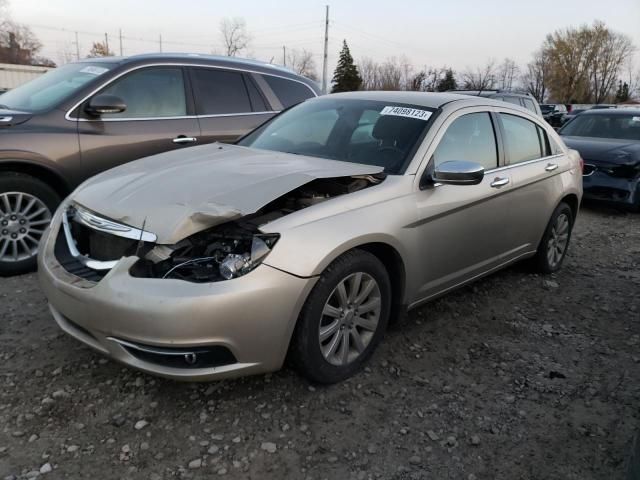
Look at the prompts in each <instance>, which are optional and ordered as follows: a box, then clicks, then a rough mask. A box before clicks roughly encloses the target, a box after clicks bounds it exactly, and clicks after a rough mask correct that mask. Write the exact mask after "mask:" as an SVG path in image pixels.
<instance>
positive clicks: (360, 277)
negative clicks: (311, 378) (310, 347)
mask: <svg viewBox="0 0 640 480" xmlns="http://www.w3.org/2000/svg"><path fill="white" fill-rule="evenodd" d="M381 307H382V296H381V294H380V287H379V285H378V282H377V281H376V280H375V279H374V278H373V277H372V276H371V275H369V274H367V273H364V272H356V273H352V274H350V275H349V276H347V277H346V278H344V279H343V280H341V281H340V282H339V283H338V285H337V286H336V287H335V288H334V289H333V291H332V292H331V294H330V295H329V298H328V299H327V301H326V303H325V305H324V308H323V309H322V318H321V320H320V328H319V332H318V335H319V341H320V349H321V351H322V355H323V356H324V358H325V360H327V361H328V362H329V363H331V364H332V365H336V366H344V365H347V364H349V363H351V362H353V361H354V360H355V359H357V358H358V357H359V356H360V355H361V354H362V353H363V352H364V351H365V349H366V348H367V345H369V343H370V342H371V340H372V339H373V336H374V335H375V333H376V330H377V329H378V323H379V321H380V312H381Z"/></svg>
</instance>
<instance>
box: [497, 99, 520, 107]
mask: <svg viewBox="0 0 640 480" xmlns="http://www.w3.org/2000/svg"><path fill="white" fill-rule="evenodd" d="M502 100H504V101H505V102H507V103H513V104H514V105H518V106H519V107H521V106H522V104H521V103H520V98H518V97H503V98H502Z"/></svg>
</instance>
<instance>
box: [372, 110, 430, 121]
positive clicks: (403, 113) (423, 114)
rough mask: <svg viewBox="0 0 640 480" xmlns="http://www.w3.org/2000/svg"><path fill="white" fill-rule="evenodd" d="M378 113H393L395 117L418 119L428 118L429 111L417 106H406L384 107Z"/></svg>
mask: <svg viewBox="0 0 640 480" xmlns="http://www.w3.org/2000/svg"><path fill="white" fill-rule="evenodd" d="M380 115H395V116H396V117H407V118H416V119H418V120H429V117H430V116H431V112H429V111H427V110H420V109H418V108H407V107H384V108H383V109H382V111H381V112H380Z"/></svg>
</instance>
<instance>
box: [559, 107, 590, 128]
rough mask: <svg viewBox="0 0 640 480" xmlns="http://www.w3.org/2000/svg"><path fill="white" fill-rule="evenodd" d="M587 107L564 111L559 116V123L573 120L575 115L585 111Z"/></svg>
mask: <svg viewBox="0 0 640 480" xmlns="http://www.w3.org/2000/svg"><path fill="white" fill-rule="evenodd" d="M586 110H587V109H585V108H573V109H571V111H569V112H567V113H565V114H564V115H562V118H560V125H561V126H562V125H564V124H565V123H567V122H569V121H571V120H573V119H574V118H575V116H576V115H579V114H581V113H582V112H586Z"/></svg>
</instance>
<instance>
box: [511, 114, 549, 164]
mask: <svg viewBox="0 0 640 480" xmlns="http://www.w3.org/2000/svg"><path fill="white" fill-rule="evenodd" d="M500 119H501V120H502V126H503V127H504V137H505V138H504V144H505V150H506V153H507V158H508V160H509V163H511V164H514V163H519V162H526V161H527V160H533V159H535V158H541V157H543V156H544V154H543V150H542V144H541V142H540V136H539V133H538V126H537V125H536V124H535V123H533V122H532V121H530V120H527V119H526V118H522V117H518V116H516V115H510V114H507V113H501V114H500Z"/></svg>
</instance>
